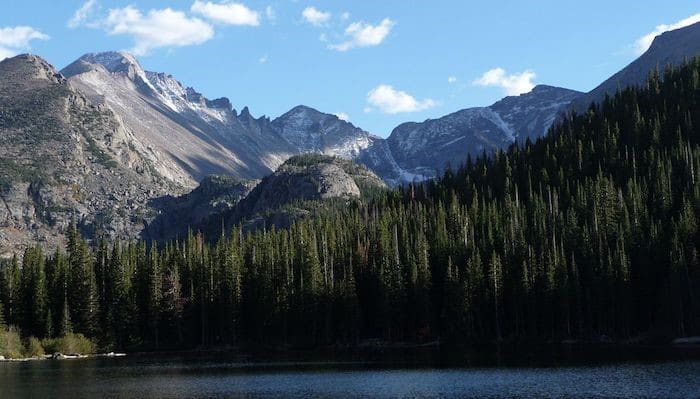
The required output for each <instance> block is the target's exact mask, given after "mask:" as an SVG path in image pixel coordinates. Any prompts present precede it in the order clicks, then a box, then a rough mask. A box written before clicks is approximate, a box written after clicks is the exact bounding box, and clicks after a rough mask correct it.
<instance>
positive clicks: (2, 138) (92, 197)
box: [0, 55, 174, 256]
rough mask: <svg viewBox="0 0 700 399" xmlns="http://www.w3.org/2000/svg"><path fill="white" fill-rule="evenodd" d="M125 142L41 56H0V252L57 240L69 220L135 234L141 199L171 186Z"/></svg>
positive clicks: (109, 119) (91, 228) (110, 117)
mask: <svg viewBox="0 0 700 399" xmlns="http://www.w3.org/2000/svg"><path fill="white" fill-rule="evenodd" d="M131 142H132V137H131V135H130V133H129V132H128V131H126V130H125V129H123V128H122V125H121V124H120V123H119V121H118V120H117V118H116V117H115V115H114V114H113V113H112V112H110V111H109V110H108V109H105V108H103V107H100V106H94V105H93V104H92V103H91V102H90V101H88V100H87V99H86V98H85V97H84V96H83V95H82V94H81V93H79V92H78V91H76V90H75V89H74V88H73V87H72V86H71V85H70V83H69V82H68V81H67V80H66V79H65V78H64V77H63V76H62V75H60V74H58V73H57V72H56V71H55V70H54V68H53V67H52V66H51V65H49V64H48V63H47V62H46V61H44V60H42V59H41V58H39V57H36V56H33V55H21V56H17V57H14V58H9V59H6V60H4V61H2V62H0V256H2V255H5V256H7V255H8V254H9V253H11V252H13V251H16V250H21V249H22V248H24V247H25V246H26V245H33V244H35V243H40V244H43V245H44V246H46V247H48V248H53V247H55V246H57V245H61V244H62V242H63V241H62V240H63V239H62V232H63V231H64V230H65V228H66V227H67V226H68V225H69V224H70V223H71V222H72V221H74V222H76V223H77V224H78V226H79V227H80V229H81V230H83V231H84V232H86V233H88V234H92V235H94V234H96V233H98V232H100V233H102V234H105V235H107V236H111V237H123V238H127V237H133V236H134V235H135V234H138V231H140V229H141V227H142V226H143V220H144V219H145V218H148V217H150V212H149V210H148V209H147V207H146V206H145V205H146V203H147V202H148V200H149V199H150V198H153V197H155V196H159V195H163V194H165V193H166V192H170V191H173V190H174V188H173V187H171V186H170V185H169V184H168V183H167V182H166V181H165V180H164V179H163V178H162V177H161V176H160V175H159V174H158V173H157V172H156V171H155V169H154V168H153V165H152V164H151V163H150V162H149V160H148V159H145V158H143V157H142V156H141V155H140V154H139V153H138V152H137V151H134V150H133V147H132V146H131Z"/></svg>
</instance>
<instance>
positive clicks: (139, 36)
mask: <svg viewBox="0 0 700 399" xmlns="http://www.w3.org/2000/svg"><path fill="white" fill-rule="evenodd" d="M100 27H102V28H103V29H104V30H105V31H106V32H107V33H108V34H110V35H126V36H130V37H131V38H132V39H133V41H134V47H133V48H132V49H131V51H132V52H133V53H134V54H136V55H144V54H147V53H148V52H150V51H151V50H153V49H157V48H162V47H182V46H191V45H196V44H202V43H204V42H206V41H208V40H209V39H211V38H212V37H214V28H213V27H212V26H211V25H209V24H208V23H206V22H204V21H202V20H201V19H199V18H193V17H189V16H187V15H185V13H184V12H182V11H175V10H173V9H171V8H165V9H162V10H150V11H148V12H147V13H146V14H144V13H142V12H141V11H140V10H138V9H137V8H135V7H133V6H126V7H124V8H116V9H111V10H109V14H108V15H107V18H105V19H104V20H103V21H101V22H100Z"/></svg>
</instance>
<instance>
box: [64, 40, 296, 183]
mask: <svg viewBox="0 0 700 399" xmlns="http://www.w3.org/2000/svg"><path fill="white" fill-rule="evenodd" d="M61 72H62V73H63V74H64V75H65V76H67V77H68V79H69V81H70V82H71V84H72V85H74V86H75V87H76V88H78V89H79V90H80V91H81V92H83V93H85V94H86V95H87V97H88V98H90V100H91V101H93V102H94V103H97V104H104V105H105V106H106V107H108V108H109V109H111V110H112V111H114V113H115V114H116V115H118V116H119V118H120V120H121V122H122V123H123V124H124V126H125V128H126V129H127V130H128V131H130V132H131V133H132V135H133V137H134V140H133V143H132V145H134V146H135V148H136V149H137V151H139V152H141V153H143V154H145V155H146V156H148V157H149V159H150V160H151V161H152V162H153V164H154V165H155V167H156V169H157V170H158V171H159V172H160V173H161V174H163V175H164V176H166V177H168V178H169V179H171V180H173V181H175V182H177V183H178V184H180V185H182V186H184V187H194V186H195V185H196V182H197V181H199V180H201V179H202V178H204V177H205V176H207V175H210V174H227V175H232V176H236V177H241V178H257V177H261V176H263V175H265V174H267V173H269V172H271V171H272V170H274V169H275V168H276V167H277V166H278V165H280V164H281V163H282V162H283V161H284V160H285V159H287V158H288V157H290V156H291V155H293V154H295V153H296V152H297V151H296V148H294V147H292V146H291V145H289V143H287V142H286V140H284V139H282V138H281V137H280V136H279V135H278V134H277V133H276V132H275V131H274V130H273V129H272V128H271V126H270V121H269V120H268V119H266V118H259V119H255V118H253V117H252V116H251V115H250V112H249V111H248V109H247V108H244V109H243V111H242V112H241V114H240V115H239V114H237V113H236V111H235V110H233V109H232V108H231V104H230V102H229V100H228V99H226V98H221V99H217V100H208V99H206V98H205V97H204V96H202V95H201V94H200V93H198V92H196V91H195V90H194V89H192V88H185V87H183V86H182V85H181V84H180V83H179V82H178V81H177V80H176V79H175V78H174V77H172V76H171V75H167V74H163V73H155V72H148V71H144V70H143V68H141V66H140V64H139V63H138V61H136V59H135V58H134V57H133V56H131V55H129V54H126V53H121V52H107V53H98V54H87V55H84V56H83V57H81V58H80V59H78V60H77V61H75V62H74V63H72V64H71V65H69V66H67V67H66V68H64V69H63V70H62V71H61Z"/></svg>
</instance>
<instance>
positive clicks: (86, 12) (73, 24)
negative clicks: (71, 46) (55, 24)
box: [68, 0, 97, 28]
mask: <svg viewBox="0 0 700 399" xmlns="http://www.w3.org/2000/svg"><path fill="white" fill-rule="evenodd" d="M96 5H97V0H87V1H86V2H85V3H84V4H83V5H82V6H81V7H80V8H78V9H77V10H75V13H74V14H73V17H72V18H71V19H70V20H69V21H68V27H69V28H77V27H78V26H79V25H80V24H82V23H83V22H85V20H86V19H87V18H88V17H89V16H90V14H91V13H92V11H93V10H94V9H95V6H96Z"/></svg>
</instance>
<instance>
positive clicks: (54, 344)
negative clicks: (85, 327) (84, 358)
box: [42, 333, 97, 355]
mask: <svg viewBox="0 0 700 399" xmlns="http://www.w3.org/2000/svg"><path fill="white" fill-rule="evenodd" d="M42 343H43V344H44V348H46V350H47V351H48V352H49V353H63V354H65V355H75V354H81V355H89V354H93V353H96V352H97V345H95V343H94V342H92V341H90V340H89V339H88V338H86V337H85V336H84V335H83V334H73V333H69V334H66V335H64V336H63V337H60V338H47V339H45V340H43V342H42Z"/></svg>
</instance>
